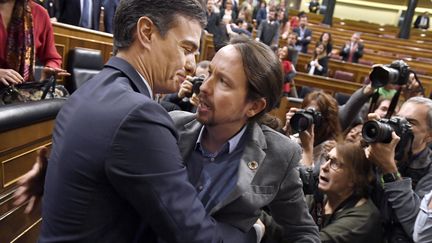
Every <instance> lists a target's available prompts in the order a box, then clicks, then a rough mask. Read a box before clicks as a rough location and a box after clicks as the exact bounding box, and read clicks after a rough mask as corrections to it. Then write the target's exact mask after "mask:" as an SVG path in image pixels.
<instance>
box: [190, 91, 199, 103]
mask: <svg viewBox="0 0 432 243" xmlns="http://www.w3.org/2000/svg"><path fill="white" fill-rule="evenodd" d="M189 102H190V103H191V104H192V105H193V106H198V105H199V98H198V95H196V94H195V93H193V94H192V97H191V98H190V99H189Z"/></svg>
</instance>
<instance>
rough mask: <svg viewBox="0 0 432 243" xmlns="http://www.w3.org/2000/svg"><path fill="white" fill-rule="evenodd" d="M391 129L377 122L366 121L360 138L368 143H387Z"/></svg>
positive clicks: (389, 139)
mask: <svg viewBox="0 0 432 243" xmlns="http://www.w3.org/2000/svg"><path fill="white" fill-rule="evenodd" d="M392 132H393V128H392V127H391V126H390V125H388V124H385V123H382V122H379V121H368V122H366V123H365V124H364V125H363V130H362V136H363V139H364V140H365V141H366V142H368V143H389V142H390V141H391V139H392V135H391V134H392Z"/></svg>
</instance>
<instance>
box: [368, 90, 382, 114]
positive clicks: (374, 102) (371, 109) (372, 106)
mask: <svg viewBox="0 0 432 243" xmlns="http://www.w3.org/2000/svg"><path fill="white" fill-rule="evenodd" d="M379 96H380V94H379V92H378V89H377V90H376V91H375V93H374V94H373V95H372V100H371V103H370V106H369V112H368V113H372V112H374V111H375V110H376V108H378V107H376V105H377V102H378V98H379Z"/></svg>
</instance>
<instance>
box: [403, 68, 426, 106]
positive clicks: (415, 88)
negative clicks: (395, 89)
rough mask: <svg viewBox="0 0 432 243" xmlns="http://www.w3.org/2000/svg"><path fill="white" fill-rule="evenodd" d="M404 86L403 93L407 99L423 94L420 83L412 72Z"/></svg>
mask: <svg viewBox="0 0 432 243" xmlns="http://www.w3.org/2000/svg"><path fill="white" fill-rule="evenodd" d="M402 88H403V89H402V91H403V92H402V95H403V96H404V98H405V100H407V99H409V98H411V97H414V96H422V90H421V87H420V83H419V81H418V80H417V79H416V78H415V75H414V73H410V75H409V78H408V82H407V84H406V85H403V86H402Z"/></svg>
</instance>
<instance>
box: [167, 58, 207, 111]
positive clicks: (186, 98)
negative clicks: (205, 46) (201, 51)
mask: <svg viewBox="0 0 432 243" xmlns="http://www.w3.org/2000/svg"><path fill="white" fill-rule="evenodd" d="M187 63H193V62H192V61H190V62H187ZM209 64H210V62H209V61H201V62H199V63H198V64H197V66H196V70H195V65H193V64H190V65H191V67H190V68H188V67H186V73H187V74H190V75H193V73H194V71H193V70H195V75H194V77H192V76H186V77H185V79H184V80H183V81H182V82H181V84H180V89H179V91H178V93H173V94H169V95H166V96H165V97H164V98H163V101H165V102H170V103H173V104H175V105H177V106H178V108H177V109H179V108H180V110H182V111H189V112H195V111H196V106H197V105H198V96H197V94H196V93H194V90H193V88H194V83H195V82H196V81H198V82H199V81H200V80H199V77H208V76H209ZM192 65H193V67H192ZM191 70H192V71H191ZM183 77H184V75H183ZM197 85H198V84H196V86H197ZM197 88H199V87H198V86H197V87H196V88H195V89H197Z"/></svg>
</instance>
